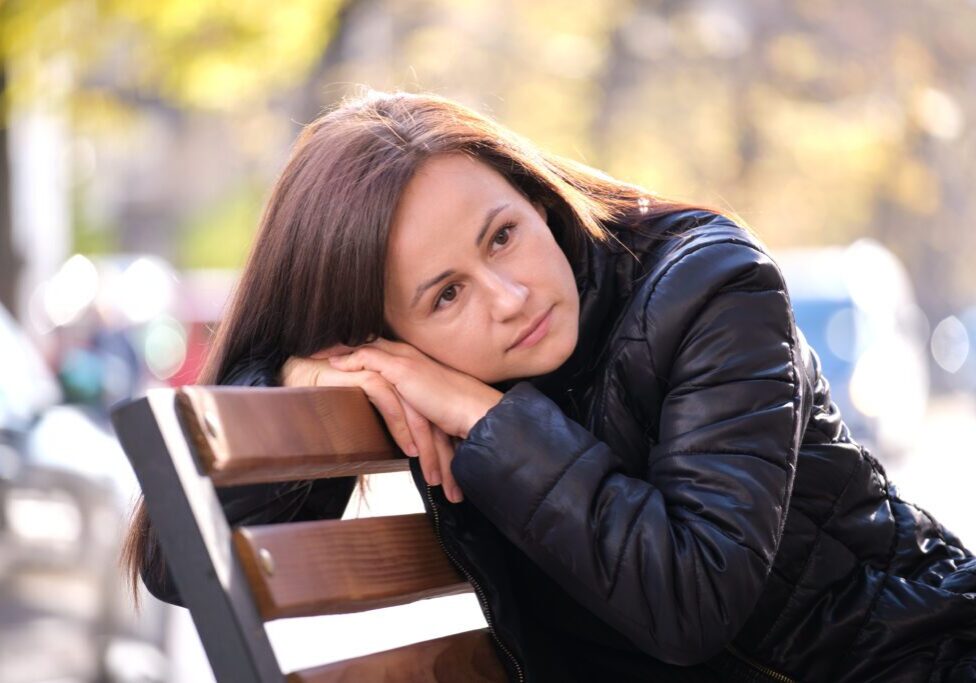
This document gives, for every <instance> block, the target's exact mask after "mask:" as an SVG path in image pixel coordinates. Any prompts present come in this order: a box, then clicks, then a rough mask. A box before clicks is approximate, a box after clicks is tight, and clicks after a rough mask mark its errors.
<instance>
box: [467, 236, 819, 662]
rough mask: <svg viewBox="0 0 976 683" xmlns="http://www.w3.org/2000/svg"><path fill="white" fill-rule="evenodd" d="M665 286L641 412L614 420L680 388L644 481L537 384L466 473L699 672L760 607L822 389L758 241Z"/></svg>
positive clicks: (605, 609) (534, 542) (488, 423)
mask: <svg viewBox="0 0 976 683" xmlns="http://www.w3.org/2000/svg"><path fill="white" fill-rule="evenodd" d="M743 235H744V233H743ZM653 275H654V277H653V278H652V279H649V281H647V282H645V283H644V286H643V287H642V288H641V292H642V293H643V294H642V296H646V297H647V298H646V303H645V304H644V306H643V311H644V313H643V316H644V319H643V321H642V322H643V325H644V326H645V327H644V329H645V330H646V333H645V334H644V335H643V336H644V338H643V339H634V340H631V341H626V342H624V343H626V344H628V345H629V346H627V347H626V348H625V349H623V351H622V353H621V355H620V356H618V362H621V363H624V362H625V363H626V364H627V373H622V374H627V375H628V376H627V377H624V378H623V379H622V381H624V382H627V387H628V391H627V400H629V403H630V405H626V406H623V405H614V406H609V407H608V411H609V412H610V413H611V415H612V413H613V411H615V410H616V411H627V410H631V411H636V410H637V409H636V408H635V406H641V407H645V408H647V407H648V404H655V400H656V398H657V397H659V396H660V393H661V392H659V391H658V390H657V389H656V386H657V385H658V383H660V382H662V381H663V382H664V386H666V387H667V391H666V393H665V395H664V397H663V402H662V403H660V422H659V430H658V437H659V439H658V443H657V444H656V445H651V446H650V447H649V451H648V452H647V454H646V457H647V460H646V468H647V469H646V475H645V476H644V477H643V478H636V477H632V476H628V475H627V474H625V473H624V471H623V467H622V463H621V461H620V458H619V456H618V455H617V454H615V453H614V452H613V451H612V450H611V448H610V447H609V446H608V445H607V444H606V443H605V442H602V441H600V440H599V439H597V438H596V437H595V436H594V435H593V434H592V433H590V432H589V431H587V430H586V429H584V428H583V427H582V426H581V425H579V424H578V423H576V422H574V421H572V420H570V419H569V418H567V417H566V416H565V415H564V414H563V413H562V412H561V411H560V410H559V408H558V407H557V406H556V404H555V403H554V402H552V401H551V400H550V399H549V398H548V397H546V396H545V395H544V394H542V393H541V392H540V391H538V390H537V389H536V388H535V387H534V386H532V385H531V384H529V383H527V382H520V383H519V384H517V385H516V386H515V387H514V388H512V389H511V390H509V391H508V392H507V393H506V394H505V396H504V398H503V399H502V400H501V402H500V403H499V404H498V405H497V406H495V407H494V408H492V409H491V410H490V411H489V412H488V413H487V414H486V415H485V416H484V418H483V419H482V420H481V421H479V422H478V423H477V424H476V425H475V426H474V427H473V428H472V430H471V432H470V434H469V437H468V439H467V440H466V441H464V442H462V443H461V444H460V446H459V447H458V449H457V453H456V455H455V458H454V461H453V471H454V474H455V477H456V478H457V481H458V482H459V483H460V485H461V487H462V489H463V491H464V493H465V495H466V496H467V497H468V499H469V500H470V501H471V502H472V503H473V504H474V505H476V506H477V507H478V508H479V509H481V510H482V511H483V512H484V513H485V514H486V515H487V516H488V518H489V519H490V520H491V521H492V522H493V523H494V524H495V525H496V526H498V527H499V528H500V529H501V531H502V532H503V533H504V534H505V535H506V536H507V537H508V538H509V539H510V540H511V541H512V542H513V543H515V544H516V545H517V546H518V547H519V548H521V549H522V551H523V552H525V553H526V555H527V556H528V557H529V558H531V559H532V560H533V561H534V562H535V563H536V564H538V565H539V566H540V567H541V568H542V569H543V570H544V571H546V572H547V573H548V574H549V575H550V576H552V577H553V578H554V579H555V580H556V581H557V582H558V583H559V584H560V585H561V586H563V588H565V589H566V590H567V591H568V592H569V593H570V594H571V595H573V596H574V597H575V598H576V599H577V600H578V601H579V602H580V603H581V604H583V605H584V606H585V607H587V608H588V609H589V610H590V611H592V612H593V613H595V614H596V615H598V616H599V617H601V618H602V619H603V620H604V621H606V622H607V623H609V624H610V625H612V626H613V627H614V628H616V629H617V630H618V631H620V632H621V633H622V634H624V635H625V636H626V637H628V638H629V639H630V640H631V641H632V642H633V643H634V644H635V645H637V646H638V647H640V648H641V649H642V650H644V651H645V652H647V653H649V654H651V655H653V656H654V657H657V658H658V659H661V660H664V661H666V662H670V663H674V664H680V665H690V664H694V663H697V662H700V661H703V660H705V659H707V658H708V657H710V656H711V655H713V654H715V653H716V652H717V651H718V650H720V649H721V648H722V647H723V646H724V645H725V644H726V643H728V642H729V641H731V640H732V638H733V637H734V636H735V634H736V632H737V631H738V630H739V629H740V628H741V626H742V625H743V624H744V622H745V620H746V619H747V617H748V616H749V614H750V612H751V611H752V609H753V606H754V605H755V602H756V600H757V599H758V597H759V595H760V592H761V590H762V587H763V584H764V582H765V580H766V577H767V575H768V573H769V571H770V568H771V566H772V562H773V558H774V556H775V554H776V551H777V548H778V546H779V541H780V536H781V533H782V529H783V524H784V522H785V517H786V511H787V508H788V505H789V501H790V494H791V491H792V485H793V477H794V471H795V465H796V455H797V449H798V445H799V441H800V437H801V433H802V424H801V422H802V418H801V415H802V413H803V410H804V409H803V408H802V405H801V404H802V402H803V401H805V400H806V399H805V398H804V394H805V392H806V389H805V388H804V382H803V381H802V378H801V377H799V376H798V372H799V371H798V358H797V355H796V354H797V350H796V345H795V328H794V323H793V317H792V312H791V308H790V304H789V300H788V297H787V294H786V291H785V285H784V283H783V280H782V277H781V275H780V272H779V269H778V268H777V267H776V265H775V264H774V263H773V262H772V261H771V260H770V259H769V257H768V256H766V255H765V254H764V253H763V252H762V251H761V250H760V249H759V248H758V247H757V246H756V245H754V244H753V243H751V242H750V240H749V239H748V238H747V237H733V238H729V239H727V240H724V241H721V242H714V241H712V242H709V243H707V244H704V245H702V246H701V248H697V249H689V250H687V251H686V252H685V253H684V255H682V256H680V257H678V258H677V259H676V260H675V261H674V262H672V264H671V266H670V267H669V268H666V269H664V271H663V272H658V273H654V274H653ZM642 385H644V386H647V389H646V391H643V392H642V391H641V387H642ZM652 386H653V387H654V388H652ZM640 394H643V395H640ZM642 402H646V403H642ZM648 410H653V409H652V408H648ZM652 433H653V432H652ZM652 443H653V442H652Z"/></svg>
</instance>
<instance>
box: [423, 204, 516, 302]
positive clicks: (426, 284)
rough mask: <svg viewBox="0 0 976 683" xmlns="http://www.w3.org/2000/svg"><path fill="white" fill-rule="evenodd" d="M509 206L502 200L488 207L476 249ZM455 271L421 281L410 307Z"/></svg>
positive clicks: (476, 242) (477, 238)
mask: <svg viewBox="0 0 976 683" xmlns="http://www.w3.org/2000/svg"><path fill="white" fill-rule="evenodd" d="M507 207H508V202H502V203H501V204H496V205H495V206H493V207H492V208H490V209H488V212H487V213H486V214H485V220H484V222H483V223H482V224H481V230H479V231H478V235H477V237H475V240H474V246H475V248H476V249H477V248H480V247H481V243H482V241H484V239H485V234H486V233H487V232H488V228H490V227H491V222H492V221H493V220H494V219H495V216H497V215H498V214H499V212H501V211H503V210H504V209H506V208H507ZM454 272H455V271H454V270H445V271H444V272H443V273H441V274H440V275H436V276H434V277H432V278H430V279H429V280H424V281H423V282H421V283H420V284H419V285H418V286H417V290H416V291H415V292H414V295H413V300H411V302H410V308H413V307H414V306H416V305H417V302H418V301H420V297H421V296H423V294H424V292H426V291H427V290H428V289H430V288H431V287H433V286H434V285H436V284H437V283H438V282H440V281H441V280H444V279H446V278H449V277H451V276H452V275H454Z"/></svg>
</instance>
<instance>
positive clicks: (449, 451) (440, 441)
mask: <svg viewBox="0 0 976 683" xmlns="http://www.w3.org/2000/svg"><path fill="white" fill-rule="evenodd" d="M432 429H433V431H434V443H435V444H436V445H437V457H438V460H439V461H440V470H441V479H442V480H443V486H444V495H445V496H446V497H447V499H448V500H449V501H451V502H452V503H460V502H461V501H462V500H464V495H463V494H462V493H461V487H460V486H458V485H457V482H456V481H454V475H453V474H451V461H452V460H453V459H454V445H453V444H452V443H451V440H450V437H448V435H447V433H445V432H444V430H443V429H441V428H440V427H438V426H437V425H433V427H432Z"/></svg>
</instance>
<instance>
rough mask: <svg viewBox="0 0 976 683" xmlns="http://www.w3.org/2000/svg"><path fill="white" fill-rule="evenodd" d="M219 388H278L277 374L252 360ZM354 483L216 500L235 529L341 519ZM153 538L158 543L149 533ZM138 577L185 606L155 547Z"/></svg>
mask: <svg viewBox="0 0 976 683" xmlns="http://www.w3.org/2000/svg"><path fill="white" fill-rule="evenodd" d="M220 384H225V385H236V386H276V385H277V384H278V381H277V373H276V370H275V368H273V367H271V365H269V364H268V363H265V362H261V361H255V360H248V361H245V362H242V363H240V364H239V365H237V366H236V367H235V368H233V369H232V370H231V371H230V372H229V373H228V374H227V376H226V377H224V378H222V380H221V382H220ZM355 483H356V478H355V477H337V478H333V479H318V480H315V481H310V480H306V481H289V482H283V483H274V484H245V485H242V486H226V487H222V488H219V489H217V498H218V499H219V500H220V505H221V507H222V508H223V510H224V514H225V515H226V517H227V522H228V523H229V524H230V525H231V526H238V525H247V524H274V523H278V522H289V521H303V520H312V519H338V518H339V517H341V516H342V513H343V512H344V511H345V509H346V504H347V503H348V502H349V497H350V496H351V495H352V490H353V488H354V486H355ZM150 538H154V534H153V532H152V528H151V527H150ZM140 574H141V576H142V581H143V583H144V584H145V585H146V588H147V589H148V590H149V592H150V593H151V594H152V595H154V596H155V597H156V598H158V599H160V600H163V601H164V602H169V603H172V604H174V605H180V606H183V601H182V599H181V598H180V595H179V592H178V591H177V590H176V586H175V584H174V583H173V581H172V578H171V575H170V572H169V569H168V568H167V567H166V563H165V559H164V558H163V557H162V554H161V553H160V550H159V546H158V545H157V544H155V543H149V544H147V552H146V556H145V557H144V558H143V563H142V568H141V571H140Z"/></svg>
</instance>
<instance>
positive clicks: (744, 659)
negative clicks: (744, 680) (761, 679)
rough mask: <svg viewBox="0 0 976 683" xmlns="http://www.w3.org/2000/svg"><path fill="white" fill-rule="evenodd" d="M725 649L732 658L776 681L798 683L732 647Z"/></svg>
mask: <svg viewBox="0 0 976 683" xmlns="http://www.w3.org/2000/svg"><path fill="white" fill-rule="evenodd" d="M725 649H726V650H728V651H729V652H730V653H731V654H732V656H733V657H735V658H736V659H738V660H740V661H742V662H744V663H745V664H746V665H748V666H750V667H752V668H753V669H755V670H757V671H759V672H760V673H762V674H764V675H766V676H768V677H769V678H771V679H773V680H774V681H779V683H797V681H796V680H795V679H792V678H790V677H789V676H787V675H786V674H781V673H779V672H778V671H774V670H773V669H770V668H769V667H767V666H763V665H762V664H760V663H759V662H757V661H756V660H754V659H752V658H751V657H747V656H746V655H744V654H742V653H741V652H739V651H738V650H737V649H736V648H734V647H732V646H731V645H729V646H727V647H726V648H725Z"/></svg>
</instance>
